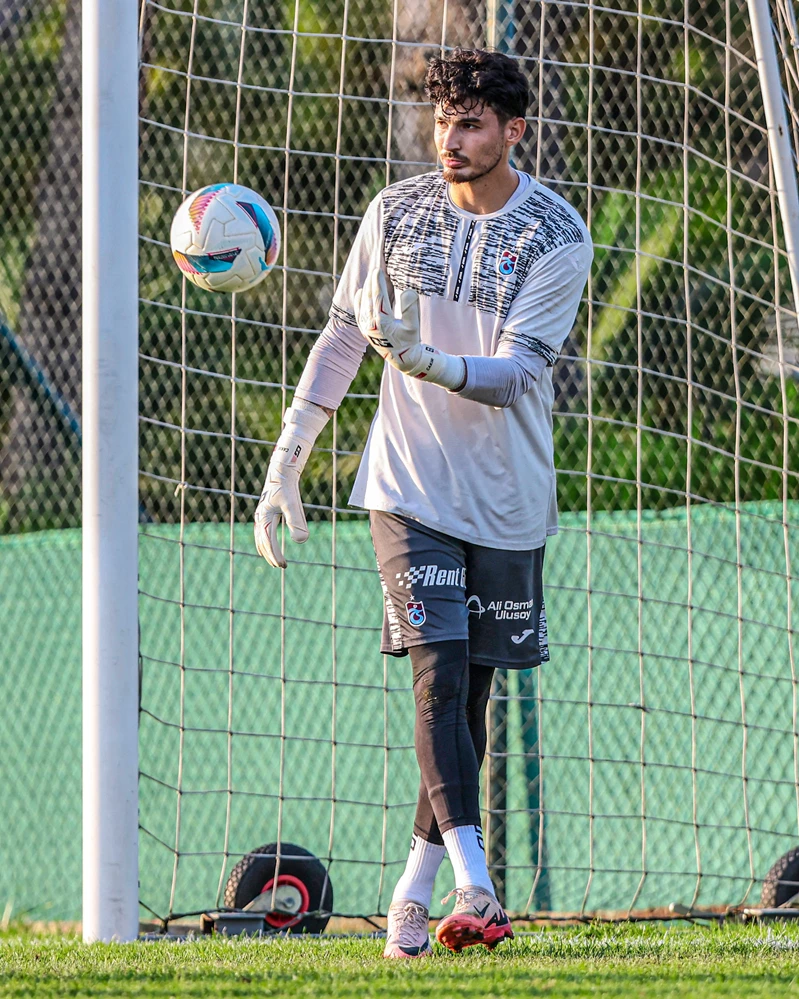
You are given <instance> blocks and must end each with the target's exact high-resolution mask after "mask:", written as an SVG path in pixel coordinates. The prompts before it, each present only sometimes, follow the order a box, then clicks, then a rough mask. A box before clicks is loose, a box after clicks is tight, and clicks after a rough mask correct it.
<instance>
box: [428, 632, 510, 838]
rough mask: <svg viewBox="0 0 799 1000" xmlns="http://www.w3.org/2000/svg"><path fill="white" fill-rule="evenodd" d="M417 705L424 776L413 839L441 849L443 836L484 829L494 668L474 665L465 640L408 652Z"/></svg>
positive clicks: (454, 640)
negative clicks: (483, 785) (483, 772)
mask: <svg viewBox="0 0 799 1000" xmlns="http://www.w3.org/2000/svg"><path fill="white" fill-rule="evenodd" d="M410 655H411V665H412V667H413V694H414V698H415V700H416V729H415V737H416V759H417V760H418V761H419V770H420V771H421V772H422V782H421V785H420V787H419V801H418V803H417V806H416V819H415V821H414V824H413V829H414V833H416V834H417V835H418V836H420V837H422V838H423V839H424V840H426V841H428V842H429V843H433V844H443V843H444V840H443V838H442V836H441V834H442V832H446V831H447V830H450V829H452V827H455V826H466V825H467V824H474V825H475V826H479V825H480V795H479V779H478V776H479V773H480V765H481V764H482V763H483V757H484V756H485V750H486V705H487V704H488V696H489V693H490V691H491V679H492V677H493V675H494V668H493V667H482V666H478V665H477V664H474V663H472V664H470V663H469V660H468V643H467V642H466V640H465V639H450V640H447V641H445V642H435V643H431V644H430V645H428V646H413V647H412V648H411V650H410Z"/></svg>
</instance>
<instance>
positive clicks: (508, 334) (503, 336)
mask: <svg viewBox="0 0 799 1000" xmlns="http://www.w3.org/2000/svg"><path fill="white" fill-rule="evenodd" d="M503 341H505V342H506V343H509V344H521V345H522V346H523V347H528V348H529V349H530V350H531V351H533V352H534V353H535V354H540V355H541V357H542V358H543V359H544V360H545V361H546V363H547V367H548V368H551V367H552V366H553V365H554V364H555V362H556V361H557V360H558V352H557V351H553V350H552V348H551V347H550V346H549V344H545V343H544V341H543V340H539V339H538V337H530V336H529V335H528V334H526V333H519V331H518V330H503V331H502V333H500V335H499V343H500V344H501V343H502V342H503Z"/></svg>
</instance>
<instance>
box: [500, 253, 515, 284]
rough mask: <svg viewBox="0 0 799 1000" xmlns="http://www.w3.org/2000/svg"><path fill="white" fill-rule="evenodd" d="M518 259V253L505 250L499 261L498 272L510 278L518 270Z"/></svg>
mask: <svg viewBox="0 0 799 1000" xmlns="http://www.w3.org/2000/svg"><path fill="white" fill-rule="evenodd" d="M518 259H519V255H518V254H517V253H514V252H513V251H512V250H503V251H502V253H501V254H500V255H499V260H498V261H497V270H498V271H499V273H500V274H502V275H504V276H505V277H506V278H507V277H509V276H510V275H511V274H513V272H514V271H515V270H516V261H517V260H518Z"/></svg>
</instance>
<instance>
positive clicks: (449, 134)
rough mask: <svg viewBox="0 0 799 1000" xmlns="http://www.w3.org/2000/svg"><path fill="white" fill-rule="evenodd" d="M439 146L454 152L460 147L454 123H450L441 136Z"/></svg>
mask: <svg viewBox="0 0 799 1000" xmlns="http://www.w3.org/2000/svg"><path fill="white" fill-rule="evenodd" d="M441 148H442V149H445V150H446V151H447V152H449V153H454V152H456V151H457V150H458V149H459V148H460V144H459V142H458V132H457V129H456V128H455V126H454V125H451V126H450V127H449V128H448V129H447V130H446V131H445V132H444V134H443V136H442V137H441Z"/></svg>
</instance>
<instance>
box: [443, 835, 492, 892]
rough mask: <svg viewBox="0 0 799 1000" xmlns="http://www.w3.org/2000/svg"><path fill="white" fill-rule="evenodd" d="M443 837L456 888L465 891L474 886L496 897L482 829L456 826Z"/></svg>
mask: <svg viewBox="0 0 799 1000" xmlns="http://www.w3.org/2000/svg"><path fill="white" fill-rule="evenodd" d="M442 836H443V838H444V845H445V846H446V848H447V854H449V860H450V861H451V862H452V869H453V871H454V872H455V888H456V889H465V888H466V887H467V886H470V885H473V886H476V887H478V888H480V889H485V890H486V892H490V893H491V895H492V896H494V895H496V894H495V892H494V883H493V882H492V881H491V876H490V875H489V874H488V866H487V865H486V853H485V848H484V847H483V831H482V830H481V829H480V827H479V826H471V825H469V826H455V827H453V828H452V829H451V830H447V832H446V833H444V834H442Z"/></svg>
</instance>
